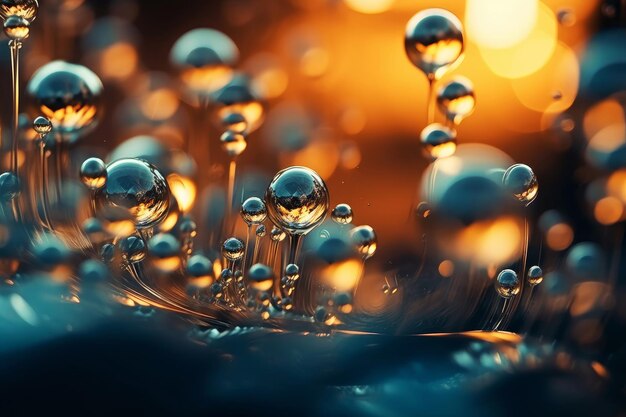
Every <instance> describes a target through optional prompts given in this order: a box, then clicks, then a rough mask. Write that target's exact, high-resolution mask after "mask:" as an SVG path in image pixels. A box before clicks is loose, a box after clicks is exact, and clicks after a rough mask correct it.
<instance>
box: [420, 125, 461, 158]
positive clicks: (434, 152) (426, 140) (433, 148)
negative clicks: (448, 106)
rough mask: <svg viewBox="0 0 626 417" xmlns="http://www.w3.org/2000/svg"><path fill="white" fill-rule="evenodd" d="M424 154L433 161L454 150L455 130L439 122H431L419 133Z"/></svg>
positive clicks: (445, 156) (444, 156)
mask: <svg viewBox="0 0 626 417" xmlns="http://www.w3.org/2000/svg"><path fill="white" fill-rule="evenodd" d="M420 141H421V143H422V147H423V150H424V155H425V156H427V157H428V158H431V159H432V160H433V161H434V160H437V159H439V158H447V157H449V156H452V155H454V152H456V131H454V130H453V129H450V128H448V127H446V126H444V125H442V124H441V123H431V124H429V125H428V126H426V127H425V128H424V129H423V130H422V133H421V134H420Z"/></svg>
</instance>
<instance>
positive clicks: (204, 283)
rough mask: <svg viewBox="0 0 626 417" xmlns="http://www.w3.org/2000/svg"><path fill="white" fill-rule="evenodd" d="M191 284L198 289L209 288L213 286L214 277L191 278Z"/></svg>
mask: <svg viewBox="0 0 626 417" xmlns="http://www.w3.org/2000/svg"><path fill="white" fill-rule="evenodd" d="M189 284H190V285H193V286H194V287H196V288H207V287H208V286H209V285H211V284H213V277H211V276H209V275H207V276H204V277H198V278H190V279H189Z"/></svg>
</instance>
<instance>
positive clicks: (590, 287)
mask: <svg viewBox="0 0 626 417" xmlns="http://www.w3.org/2000/svg"><path fill="white" fill-rule="evenodd" d="M613 301H614V300H613V296H612V294H611V288H610V287H609V286H608V285H607V284H605V283H603V282H597V281H587V282H581V283H580V284H577V285H576V286H575V287H574V296H573V299H572V304H571V306H570V314H571V315H572V316H582V315H584V314H587V313H590V312H592V311H593V310H594V309H601V310H606V309H608V308H610V307H611V306H612V304H613Z"/></svg>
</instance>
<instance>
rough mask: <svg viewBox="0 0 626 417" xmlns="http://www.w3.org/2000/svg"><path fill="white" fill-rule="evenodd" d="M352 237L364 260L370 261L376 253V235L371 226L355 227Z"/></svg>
mask: <svg viewBox="0 0 626 417" xmlns="http://www.w3.org/2000/svg"><path fill="white" fill-rule="evenodd" d="M350 237H351V238H352V243H353V244H354V246H355V247H356V250H357V251H358V252H359V253H360V254H361V256H362V257H363V259H369V258H371V257H372V256H373V255H374V253H376V246H377V240H376V233H375V232H374V229H372V228H371V227H370V226H359V227H355V228H354V229H352V231H351V233H350Z"/></svg>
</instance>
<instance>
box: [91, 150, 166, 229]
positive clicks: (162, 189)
mask: <svg viewBox="0 0 626 417" xmlns="http://www.w3.org/2000/svg"><path fill="white" fill-rule="evenodd" d="M106 171H107V180H106V185H105V186H104V187H103V188H102V189H100V190H99V191H98V193H97V195H96V198H97V202H98V205H99V208H104V209H105V210H104V214H105V216H106V213H107V210H106V208H114V209H116V208H121V209H124V210H126V211H128V212H129V213H130V215H131V216H132V218H133V220H134V222H135V225H136V227H137V228H138V229H147V228H151V227H154V226H156V225H157V224H159V223H161V222H162V221H163V220H164V219H165V218H166V217H167V214H168V212H169V209H170V191H169V188H168V186H167V181H165V178H163V176H162V175H161V174H160V173H159V171H157V169H156V168H155V167H154V166H152V165H150V164H149V163H147V162H144V161H140V160H138V159H120V160H117V161H115V162H113V163H111V164H109V165H108V166H107V170H106Z"/></svg>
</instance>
